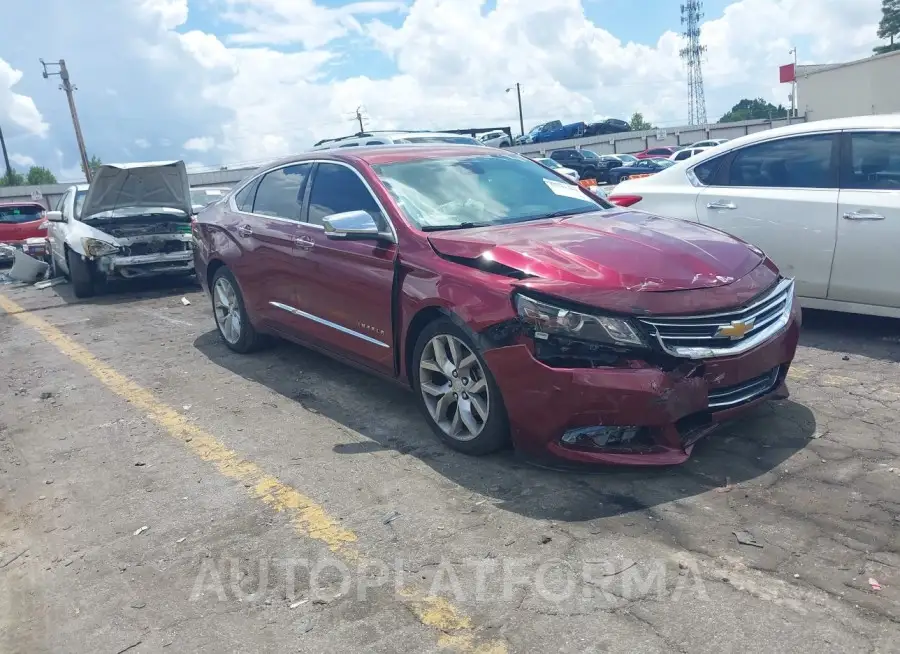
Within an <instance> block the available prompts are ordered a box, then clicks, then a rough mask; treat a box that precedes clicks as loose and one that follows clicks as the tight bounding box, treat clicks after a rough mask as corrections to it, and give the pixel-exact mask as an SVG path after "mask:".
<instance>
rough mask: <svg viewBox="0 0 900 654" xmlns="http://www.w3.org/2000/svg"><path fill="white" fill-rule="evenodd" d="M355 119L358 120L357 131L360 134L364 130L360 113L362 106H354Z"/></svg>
mask: <svg viewBox="0 0 900 654" xmlns="http://www.w3.org/2000/svg"><path fill="white" fill-rule="evenodd" d="M356 120H358V121H359V133H360V134H362V133H363V132H365V131H366V128H365V127H363V115H362V107H361V106H359V107H357V108H356Z"/></svg>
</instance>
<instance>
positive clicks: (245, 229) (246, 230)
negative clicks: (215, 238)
mask: <svg viewBox="0 0 900 654" xmlns="http://www.w3.org/2000/svg"><path fill="white" fill-rule="evenodd" d="M237 231H238V234H239V235H240V236H243V237H245V238H246V237H248V236H253V228H252V227H250V225H241V226H240V227H238V230H237Z"/></svg>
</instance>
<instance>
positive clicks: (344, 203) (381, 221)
mask: <svg viewBox="0 0 900 654" xmlns="http://www.w3.org/2000/svg"><path fill="white" fill-rule="evenodd" d="M345 211H368V212H369V213H370V214H371V215H372V217H373V218H374V219H375V223H376V224H377V225H378V229H379V230H381V231H387V219H386V218H385V217H384V216H383V215H382V214H381V209H380V208H379V207H378V203H377V202H376V201H375V198H374V197H372V194H371V193H370V192H369V189H368V188H366V185H365V184H364V183H363V181H362V180H361V179H360V178H359V175H357V174H356V173H355V172H354V171H352V170H350V169H349V168H347V167H346V166H341V165H339V164H333V163H320V164H319V165H318V168H317V169H316V173H315V176H314V177H313V185H312V191H310V196H309V223H310V224H311V225H322V224H324V223H323V222H322V219H323V218H325V217H326V216H330V215H331V214H334V213H343V212H345Z"/></svg>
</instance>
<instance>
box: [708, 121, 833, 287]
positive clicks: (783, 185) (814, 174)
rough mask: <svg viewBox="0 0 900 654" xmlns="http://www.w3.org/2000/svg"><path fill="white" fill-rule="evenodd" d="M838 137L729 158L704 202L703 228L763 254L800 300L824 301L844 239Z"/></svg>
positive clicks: (799, 139)
mask: <svg viewBox="0 0 900 654" xmlns="http://www.w3.org/2000/svg"><path fill="white" fill-rule="evenodd" d="M838 145H839V134H838V133H836V132H835V133H821V134H809V135H803V136H792V137H786V138H781V139H773V140H771V141H765V142H762V143H757V144H755V145H749V146H747V147H744V148H740V149H738V150H735V151H733V152H730V153H729V154H728V155H726V156H725V157H723V161H722V163H721V165H720V166H719V167H718V169H717V170H716V172H715V174H714V176H713V178H712V179H711V181H710V182H709V184H710V185H709V186H706V187H704V188H703V189H702V190H701V192H700V193H699V194H698V196H697V216H698V217H699V219H700V222H701V223H703V224H706V225H710V226H712V227H716V228H718V229H721V230H723V231H725V232H728V233H730V234H734V235H735V236H737V237H738V238H742V239H744V240H745V241H749V242H750V243H752V244H753V245H756V246H757V247H759V248H761V249H762V250H763V251H764V252H765V253H766V254H767V255H769V257H771V258H772V260H773V261H775V263H776V264H777V265H778V267H779V268H780V269H781V272H782V273H783V274H784V275H785V276H788V277H794V278H796V280H797V293H798V295H801V296H804V297H810V298H824V297H825V296H826V295H827V293H828V282H829V277H830V274H831V262H832V258H833V257H834V249H835V241H836V237H837V200H838V188H837V186H838V185H837V181H838V176H837V171H838V165H837V162H838V152H839V148H838Z"/></svg>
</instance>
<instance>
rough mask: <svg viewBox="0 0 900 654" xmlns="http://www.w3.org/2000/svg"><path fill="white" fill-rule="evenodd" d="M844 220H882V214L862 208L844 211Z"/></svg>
mask: <svg viewBox="0 0 900 654" xmlns="http://www.w3.org/2000/svg"><path fill="white" fill-rule="evenodd" d="M844 220H884V216H882V215H881V214H880V213H875V212H874V211H870V210H869V209H862V210H860V211H848V212H846V213H845V214H844Z"/></svg>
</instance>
